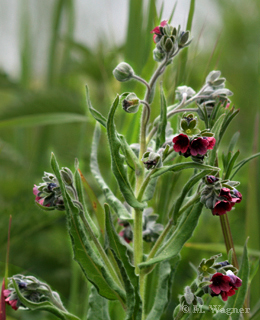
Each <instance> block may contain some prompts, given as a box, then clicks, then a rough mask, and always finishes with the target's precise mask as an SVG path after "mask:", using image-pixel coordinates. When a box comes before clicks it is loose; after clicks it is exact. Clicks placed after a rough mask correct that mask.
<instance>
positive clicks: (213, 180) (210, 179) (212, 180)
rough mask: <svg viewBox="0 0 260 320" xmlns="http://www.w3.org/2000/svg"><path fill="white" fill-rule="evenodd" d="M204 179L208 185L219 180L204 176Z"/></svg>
mask: <svg viewBox="0 0 260 320" xmlns="http://www.w3.org/2000/svg"><path fill="white" fill-rule="evenodd" d="M206 179H207V182H208V183H209V184H213V183H215V182H217V181H218V180H219V178H217V177H215V176H206Z"/></svg>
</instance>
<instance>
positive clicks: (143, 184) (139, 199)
mask: <svg viewBox="0 0 260 320" xmlns="http://www.w3.org/2000/svg"><path fill="white" fill-rule="evenodd" d="M154 172H155V169H153V170H150V172H149V173H148V174H147V176H146V177H145V179H144V181H143V183H142V185H141V187H140V189H139V193H138V195H137V200H138V201H142V197H143V195H144V192H145V190H146V187H147V185H148V183H149V181H150V178H151V175H152V174H153V173H154Z"/></svg>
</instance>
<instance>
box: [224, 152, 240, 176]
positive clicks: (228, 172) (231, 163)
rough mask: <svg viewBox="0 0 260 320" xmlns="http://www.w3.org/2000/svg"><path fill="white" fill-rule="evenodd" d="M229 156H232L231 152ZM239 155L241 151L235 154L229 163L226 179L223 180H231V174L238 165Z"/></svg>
mask: <svg viewBox="0 0 260 320" xmlns="http://www.w3.org/2000/svg"><path fill="white" fill-rule="evenodd" d="M229 154H230V155H231V152H230V153H229ZM239 154H240V151H239V150H238V151H237V152H236V153H235V154H233V156H232V157H231V159H230V161H229V162H228V164H227V169H226V172H225V174H224V178H223V179H224V180H225V179H229V177H230V175H231V172H232V169H233V167H234V165H235V163H236V160H237V158H238V156H239Z"/></svg>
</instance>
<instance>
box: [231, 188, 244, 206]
mask: <svg viewBox="0 0 260 320" xmlns="http://www.w3.org/2000/svg"><path fill="white" fill-rule="evenodd" d="M241 200H242V194H241V193H240V192H239V191H238V190H237V189H233V194H232V200H231V202H232V203H234V204H235V203H240V202H241Z"/></svg>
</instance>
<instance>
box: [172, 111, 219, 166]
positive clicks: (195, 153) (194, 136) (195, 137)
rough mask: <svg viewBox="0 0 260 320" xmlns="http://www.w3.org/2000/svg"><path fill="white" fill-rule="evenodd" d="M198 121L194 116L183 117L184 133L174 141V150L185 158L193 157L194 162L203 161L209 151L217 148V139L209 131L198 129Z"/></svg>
mask: <svg viewBox="0 0 260 320" xmlns="http://www.w3.org/2000/svg"><path fill="white" fill-rule="evenodd" d="M196 124H197V119H196V118H194V117H193V115H192V114H190V115H188V116H183V118H182V120H181V128H182V132H183V133H180V134H179V135H177V136H175V137H174V138H173V140H172V142H173V149H174V151H176V152H179V154H180V155H183V156H184V157H185V158H187V157H189V156H191V157H192V160H194V161H203V159H204V156H205V155H206V154H207V152H208V150H212V149H213V148H214V146H215V143H216V139H215V138H214V137H213V134H212V133H211V132H208V130H204V131H199V130H198V129H196Z"/></svg>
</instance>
